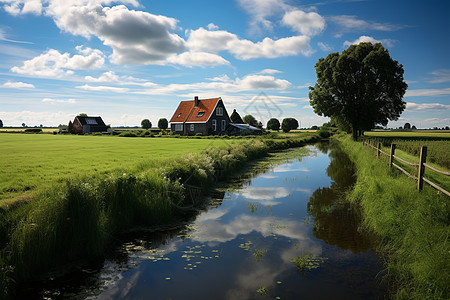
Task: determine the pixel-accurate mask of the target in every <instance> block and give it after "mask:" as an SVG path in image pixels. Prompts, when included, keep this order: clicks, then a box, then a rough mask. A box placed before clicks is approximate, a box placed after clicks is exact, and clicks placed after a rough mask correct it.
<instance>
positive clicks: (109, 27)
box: [48, 1, 184, 64]
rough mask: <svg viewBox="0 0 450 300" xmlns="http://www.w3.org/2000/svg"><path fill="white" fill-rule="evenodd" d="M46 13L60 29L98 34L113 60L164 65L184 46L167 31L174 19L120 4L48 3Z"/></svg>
mask: <svg viewBox="0 0 450 300" xmlns="http://www.w3.org/2000/svg"><path fill="white" fill-rule="evenodd" d="M48 14H49V15H51V16H52V17H53V19H54V20H55V23H56V25H57V26H58V27H59V28H60V29H62V30H63V31H66V32H69V33H71V34H73V35H80V36H84V37H86V38H89V37H91V36H96V37H98V38H99V39H100V40H101V41H103V44H105V45H107V46H110V47H111V48H112V49H113V54H112V55H111V61H112V62H113V63H117V64H121V63H132V64H164V63H165V61H166V58H167V57H169V56H171V55H173V54H176V53H179V52H181V51H182V50H183V49H184V40H183V39H182V38H181V37H179V36H178V35H177V34H174V33H171V32H170V31H171V30H174V29H176V25H177V20H176V19H174V18H169V17H166V16H161V15H153V14H151V13H148V12H143V11H135V10H129V9H128V8H127V7H126V6H124V5H118V6H113V7H103V6H101V5H100V4H98V3H97V4H96V3H95V2H88V3H83V4H82V5H75V4H73V3H72V5H64V4H61V2H60V1H58V2H51V4H50V5H49V9H48Z"/></svg>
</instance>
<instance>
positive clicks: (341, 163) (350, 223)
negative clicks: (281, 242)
mask: <svg viewBox="0 0 450 300" xmlns="http://www.w3.org/2000/svg"><path fill="white" fill-rule="evenodd" d="M327 148H328V145H326V144H322V145H321V151H326V150H329V151H330V152H329V157H330V159H331V161H330V164H329V166H328V167H327V170H326V171H327V174H328V176H329V177H330V178H331V180H332V182H331V186H330V187H322V188H319V189H317V190H315V191H314V192H313V194H312V196H311V197H310V199H309V202H308V205H307V207H308V212H309V213H310V214H311V215H312V216H314V228H313V234H314V236H315V237H316V238H318V239H321V240H323V241H325V242H326V243H327V244H328V245H335V246H338V247H339V248H341V249H343V250H351V251H352V252H354V253H358V252H361V251H367V250H368V249H370V247H371V245H372V240H373V237H371V236H370V235H369V234H368V233H367V232H361V221H362V219H361V218H362V216H361V210H360V208H359V207H357V206H356V205H352V204H350V203H349V202H347V201H345V199H344V195H343V194H344V192H346V191H348V189H349V188H350V187H351V186H352V185H353V184H354V182H355V179H356V178H355V177H354V168H355V167H354V164H353V163H352V162H351V161H350V159H349V158H348V156H347V155H346V154H345V153H344V152H343V151H342V150H341V149H340V148H338V147H336V146H335V147H331V148H330V149H327Z"/></svg>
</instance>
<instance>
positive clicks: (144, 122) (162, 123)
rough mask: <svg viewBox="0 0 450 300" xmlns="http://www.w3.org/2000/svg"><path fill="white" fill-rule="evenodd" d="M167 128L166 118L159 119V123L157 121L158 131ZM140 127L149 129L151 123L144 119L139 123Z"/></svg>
mask: <svg viewBox="0 0 450 300" xmlns="http://www.w3.org/2000/svg"><path fill="white" fill-rule="evenodd" d="M168 126H169V122H168V121H167V119H166V118H161V119H159V121H158V128H159V129H167V127H168ZM141 127H142V128H144V129H150V128H152V122H150V120H149V119H144V120H142V121H141Z"/></svg>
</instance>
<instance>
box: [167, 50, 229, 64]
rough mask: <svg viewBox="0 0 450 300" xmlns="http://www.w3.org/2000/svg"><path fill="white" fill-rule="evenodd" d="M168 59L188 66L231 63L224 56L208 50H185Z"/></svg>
mask: <svg viewBox="0 0 450 300" xmlns="http://www.w3.org/2000/svg"><path fill="white" fill-rule="evenodd" d="M167 61H168V62H169V63H173V64H178V65H182V66H186V67H193V66H217V65H228V64H230V62H229V61H228V60H226V59H224V58H223V57H221V56H219V55H217V54H212V53H207V52H184V53H181V54H178V55H174V56H171V57H169V58H167Z"/></svg>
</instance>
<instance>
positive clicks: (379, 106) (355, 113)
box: [309, 43, 408, 139]
mask: <svg viewBox="0 0 450 300" xmlns="http://www.w3.org/2000/svg"><path fill="white" fill-rule="evenodd" d="M315 69H316V74H317V83H316V84H315V86H314V87H309V89H310V92H309V99H310V104H311V106H312V107H313V109H314V112H315V113H317V114H319V115H321V116H326V117H331V118H332V119H333V121H334V122H335V123H336V124H338V125H340V127H347V128H350V129H351V131H352V133H353V138H354V139H356V138H357V136H358V134H361V132H362V131H363V130H369V129H372V128H374V127H375V125H376V124H382V125H383V126H386V125H387V123H388V121H389V120H397V119H398V118H399V116H400V114H401V113H402V112H403V110H404V109H405V107H406V103H405V102H404V101H403V100H402V98H403V95H404V94H405V91H406V88H407V87H408V85H407V84H406V82H405V81H404V80H403V73H404V70H403V66H402V65H401V64H399V63H398V61H396V60H393V59H392V58H391V57H390V55H389V51H388V50H386V49H385V48H384V47H383V46H382V45H381V43H377V44H372V43H360V44H358V45H352V46H350V47H349V48H348V49H346V50H344V51H343V52H342V54H339V53H337V52H336V53H330V54H329V55H328V56H327V57H326V58H320V59H319V61H318V62H317V63H316V65H315Z"/></svg>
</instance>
